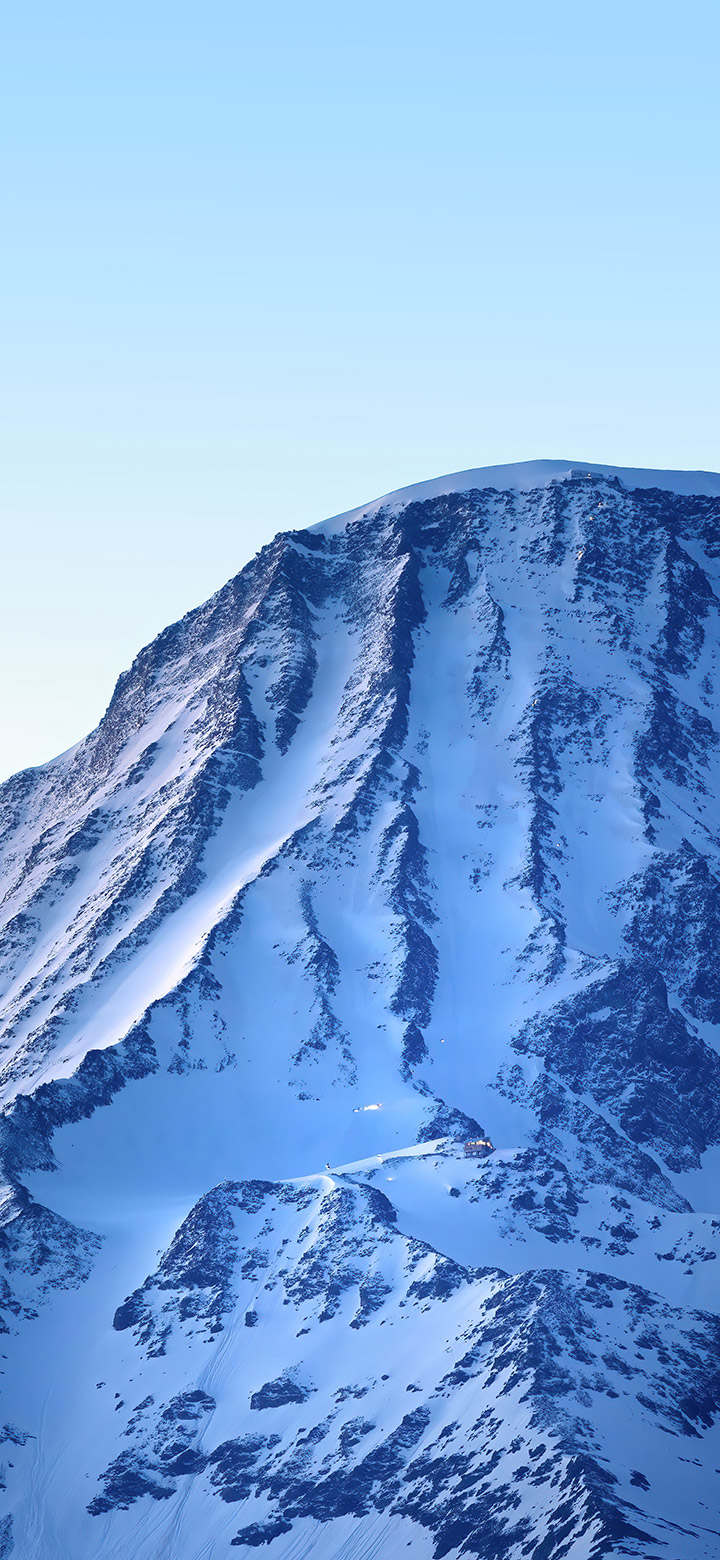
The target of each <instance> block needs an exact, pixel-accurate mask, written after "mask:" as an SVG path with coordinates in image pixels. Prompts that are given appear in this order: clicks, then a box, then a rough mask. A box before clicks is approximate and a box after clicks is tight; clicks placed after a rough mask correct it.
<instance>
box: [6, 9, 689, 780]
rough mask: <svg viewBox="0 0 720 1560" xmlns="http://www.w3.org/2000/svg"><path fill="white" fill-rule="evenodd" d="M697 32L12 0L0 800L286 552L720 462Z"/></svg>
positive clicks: (523, 15)
mask: <svg viewBox="0 0 720 1560" xmlns="http://www.w3.org/2000/svg"><path fill="white" fill-rule="evenodd" d="M719 35H720V13H718V9H717V6H716V5H714V4H713V5H710V4H704V3H700V4H699V3H695V0H690V3H686V4H685V5H683V6H678V5H677V4H676V3H675V0H674V3H673V4H665V3H662V0H659V3H658V0H656V3H654V4H652V5H651V4H646V3H644V0H635V3H633V0H624V3H623V4H622V5H620V4H618V3H616V0H609V3H604V4H603V5H602V6H601V5H600V4H597V3H589V4H586V5H579V4H578V3H577V0H573V3H572V4H563V3H556V0H548V3H547V4H545V5H538V4H537V0H535V3H533V4H530V3H525V0H522V3H513V0H506V3H505V4H503V5H502V6H500V5H497V4H496V5H494V6H492V7H491V6H489V5H487V4H484V3H482V0H475V3H472V4H470V3H465V0H444V3H443V4H440V3H439V0H438V3H433V4H428V3H423V0H413V3H412V4H409V3H405V0H384V3H383V4H378V3H375V0H364V3H363V4H362V5H360V4H355V3H354V0H348V3H346V4H345V5H343V6H338V5H337V3H333V4H332V5H331V4H326V3H318V0H308V3H306V4H304V5H303V4H298V3H297V0H295V3H293V4H290V3H286V0H277V3H274V4H273V3H265V4H264V5H263V6H258V5H257V4H255V3H249V0H248V3H247V4H242V3H239V0H232V3H230V0H204V3H203V4H202V5H200V4H198V3H197V0H196V3H194V4H190V3H188V0H173V3H172V4H170V3H169V0H150V3H148V0H143V3H138V0H122V3H120V0H106V3H104V4H102V5H98V4H97V0H92V3H87V0H83V3H80V0H23V4H22V5H20V4H14V5H11V6H10V7H7V8H6V9H5V13H4V18H3V20H2V23H1V24H0V125H1V127H2V129H1V135H2V146H3V206H4V217H5V221H4V224H3V226H4V243H3V251H4V253H3V259H2V271H3V288H2V308H3V315H4V318H3V327H2V339H3V351H2V367H1V369H0V376H1V383H0V399H1V402H2V406H1V410H2V417H1V418H0V443H1V445H2V448H1V449H0V502H1V503H2V514H3V517H4V518H3V532H4V538H3V556H4V558H5V610H4V612H3V614H2V615H0V616H1V618H2V621H1V623H0V634H1V635H2V641H3V643H2V656H3V665H4V668H5V676H4V678H3V679H2V683H3V687H2V693H1V695H0V697H1V699H2V708H1V709H0V738H1V741H0V773H9V772H11V771H12V770H14V769H16V768H18V767H20V766H22V765H25V764H29V763H38V762H40V761H42V760H43V759H45V758H49V757H51V756H52V755H53V754H54V753H56V752H58V751H60V750H61V749H63V748H65V747H67V746H68V745H69V744H70V743H72V742H73V741H75V740H77V739H78V738H79V737H80V736H82V735H83V734H84V733H85V732H86V731H87V730H88V729H90V728H91V727H92V726H93V725H94V724H95V723H96V722H97V720H98V719H99V717H100V715H101V713H102V710H103V708H104V706H105V705H106V703H107V699H108V697H109V694H110V692H111V690H112V686H113V683H114V680H115V678H116V676H117V674H118V673H119V672H120V671H121V670H122V668H123V667H124V666H125V665H127V664H128V662H129V661H130V660H131V659H132V656H133V654H134V653H135V651H136V650H137V649H138V648H139V646H140V645H141V644H142V643H143V642H145V641H146V640H147V639H149V638H151V637H152V636H153V635H154V634H155V633H156V632H157V631H158V630H159V629H160V628H162V627H163V626H164V624H165V623H166V622H168V621H170V620H172V619H173V618H175V617H177V616H178V615H180V614H181V613H182V612H183V611H186V610H187V609H188V608H189V607H191V606H193V605H195V604H196V603H197V602H199V601H200V600H202V599H203V598H204V597H205V596H206V595H208V594H209V593H210V592H211V591H212V590H213V589H214V588H216V587H217V586H218V585H220V584H221V583H222V582H223V581H224V580H225V579H226V578H227V577H228V576H229V575H230V574H232V573H234V572H235V571H236V570H237V569H238V568H239V567H240V566H241V565H242V564H243V563H244V562H245V561H246V560H247V559H248V557H250V556H251V555H252V553H253V552H254V551H255V550H256V549H257V547H258V546H260V545H261V544H262V543H263V542H264V541H266V540H268V539H269V538H270V537H271V536H272V535H273V533H274V532H275V531H276V530H277V529H279V528H281V527H287V526H291V525H296V524H305V523H310V522H313V521H315V520H317V519H320V518H322V517H323V516H324V515H326V514H330V513H334V512H336V511H338V510H342V509H347V508H350V507H352V506H353V505H355V504H356V503H360V502H362V501H363V500H365V499H367V498H371V497H373V496H375V495H377V494H379V493H381V492H383V491H386V490H387V489H391V488H395V487H398V486H400V485H402V484H404V483H406V482H414V481H419V480H421V479H422V478H424V477H430V476H434V475H438V474H439V473H441V472H445V471H453V470H458V469H461V468H464V467H467V466H475V465H483V464H491V463H498V462H502V461H510V460H522V459H530V458H537V457H552V458H555V457H559V458H565V457H568V458H571V459H578V460H593V461H608V462H612V463H615V464H619V465H623V464H627V465H647V466H669V467H691V468H694V467H704V468H709V469H717V468H718V466H720V450H719V449H718V429H719V427H720V416H719V413H720V406H719V401H720V395H719V393H718V362H719V361H720V353H719V352H718V347H719V346H720V342H719V340H718V337H719V335H720V331H719V328H718V310H717V303H716V298H717V291H718V252H719V248H720V246H719V244H718V237H719V235H718V227H719V226H720V218H719V216H718V188H717V182H718V181H717V161H718V131H719V125H718V119H719V117H720V116H719V113H718V94H717V73H718V63H719V61H718V39H719Z"/></svg>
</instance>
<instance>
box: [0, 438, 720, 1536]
mask: <svg viewBox="0 0 720 1560" xmlns="http://www.w3.org/2000/svg"><path fill="white" fill-rule="evenodd" d="M351 520H352V521H353V523H352V524H350V523H349V522H350V521H351ZM719 692H720V477H717V476H714V475H713V474H708V473H662V472H660V473H658V472H637V471H630V470H622V469H619V468H610V467H596V466H592V465H591V466H588V467H585V466H584V465H583V463H582V462H552V461H542V462H529V463H522V464H521V465H519V466H516V467H495V468H492V467H491V468H485V469H484V470H480V471H475V472H465V473H460V474H458V475H457V476H455V477H452V478H441V479H438V481H437V482H434V483H420V484H417V485H415V486H414V487H412V488H407V489H404V490H401V491H400V492H399V493H398V494H391V495H387V496H386V498H385V499H382V500H378V501H377V503H375V504H372V505H367V506H365V507H364V508H361V509H358V510H357V511H353V512H352V514H350V515H347V516H342V517H338V518H337V519H336V520H335V521H332V522H325V523H324V524H323V525H321V526H320V527H315V528H313V529H312V530H310V531H309V532H292V533H287V534H284V535H282V536H280V537H279V538H277V539H276V541H275V542H274V543H273V544H272V545H271V546H270V547H269V548H267V549H265V550H264V551H263V553H262V554H261V555H260V556H259V558H258V559H256V560H254V562H253V563H252V564H251V565H249V566H248V568H247V569H246V570H244V571H243V573H242V574H241V575H240V576H238V577H237V579H235V580H233V581H231V582H229V584H228V586H226V587H225V588H224V590H223V591H221V592H219V593H218V595H217V596H215V597H214V598H213V599H212V600H211V601H210V602H208V603H206V604H205V605H204V606H203V607H201V608H199V609H198V610H197V612H195V613H192V614H189V615H188V617H187V618H185V619H184V620H183V622H182V623H180V624H178V625H175V626H174V627H173V628H171V629H168V630H167V631H166V632H165V634H164V635H161V636H160V638H159V639H158V640H157V641H156V642H155V643H154V644H153V645H151V646H149V647H147V648H146V649H145V650H143V651H142V652H141V653H140V655H139V656H138V658H137V660H136V662H135V663H134V664H133V667H132V668H131V669H130V671H129V673H127V674H126V675H125V677H124V678H122V679H121V680H120V683H119V684H118V688H117V689H116V692H115V695H114V697H113V700H112V702H111V705H110V707H109V710H108V712H107V715H106V717H105V719H104V721H103V722H102V723H101V725H100V727H99V728H98V730H97V732H94V733H92V734H91V736H90V737H88V738H87V740H86V741H85V742H84V743H81V744H79V745H78V746H77V747H76V748H74V749H71V750H70V751H69V752H68V753H67V754H65V755H63V756H62V757H61V758H60V759H58V760H55V761H54V763H53V764H50V765H48V766H47V767H46V768H44V769H40V770H36V771H29V772H26V773H24V774H21V775H19V776H16V777H15V778H14V779H13V780H12V781H10V782H8V783H7V784H6V785H5V786H4V787H2V788H1V789H0V820H1V823H2V827H1V828H0V861H1V862H2V894H3V898H2V903H1V905H0V918H1V920H0V924H1V925H2V946H1V947H0V1014H1V1016H2V1022H3V1029H2V1041H1V1045H2V1049H1V1051H0V1063H1V1064H2V1073H1V1074H0V1081H1V1086H2V1101H3V1112H4V1114H3V1116H2V1131H1V1133H0V1147H1V1149H2V1158H3V1174H4V1178H5V1180H4V1187H3V1190H2V1201H1V1203H0V1210H1V1211H0V1251H1V1254H2V1260H3V1274H4V1277H3V1278H2V1286H3V1287H2V1288H1V1289H0V1314H1V1315H2V1317H3V1318H4V1321H3V1325H4V1327H5V1329H6V1331H5V1333H4V1335H3V1344H2V1347H1V1348H0V1353H2V1355H3V1359H2V1361H0V1365H1V1367H2V1378H1V1380H2V1387H3V1408H2V1411H1V1412H0V1425H2V1426H4V1428H2V1429H1V1430H0V1441H1V1442H2V1446H1V1449H0V1457H1V1458H2V1469H1V1470H0V1472H1V1473H2V1479H1V1480H0V1482H2V1485H3V1493H2V1504H0V1560H3V1557H4V1556H6V1555H10V1554H11V1553H12V1555H13V1557H15V1560H17V1557H21V1560H45V1557H46V1556H47V1557H48V1560H50V1557H51V1560H99V1557H102V1560H160V1557H162V1560H220V1557H230V1556H232V1555H234V1554H238V1555H241V1556H245V1557H246V1560H247V1557H249V1556H253V1555H256V1554H258V1553H260V1554H262V1555H267V1556H268V1560H306V1557H307V1560H397V1557H398V1556H400V1555H404V1554H408V1555H410V1556H411V1557H412V1560H442V1557H443V1556H448V1557H449V1560H460V1556H461V1555H463V1556H466V1555H478V1556H481V1557H482V1556H488V1557H489V1556H491V1555H492V1556H493V1560H495V1557H496V1556H500V1555H502V1556H503V1560H535V1557H537V1560H562V1557H564V1556H570V1557H571V1560H585V1557H587V1560H598V1557H600V1556H605V1555H607V1556H620V1555H635V1556H637V1557H640V1560H660V1557H661V1556H662V1557H664V1560H717V1556H718V1554H719V1553H720V1535H719V1533H718V1527H719V1524H718V1519H717V1516H716V1512H717V1509H718V1480H719V1479H720V1475H719V1474H718V1471H717V1470H718V1468H720V1434H719V1432H718V1413H719V1412H720V1291H719V1289H718V1280H717V1277H716V1272H717V1268H718V1254H719V1250H720V1177H719V1176H718V1155H719V1153H720V973H719V972H718V971H717V970H716V960H715V957H714V949H715V948H716V946H717V937H718V935H720V804H719V803H718V795H719V794H720V787H719V782H720V719H719V718H718V694H719ZM486 1135H487V1136H489V1137H490V1138H491V1140H492V1144H493V1147H492V1149H491V1151H489V1152H487V1153H481V1154H480V1155H479V1156H476V1155H473V1154H470V1155H468V1154H466V1152H465V1149H464V1144H465V1141H466V1140H467V1139H472V1138H476V1137H478V1136H481V1137H484V1136H486Z"/></svg>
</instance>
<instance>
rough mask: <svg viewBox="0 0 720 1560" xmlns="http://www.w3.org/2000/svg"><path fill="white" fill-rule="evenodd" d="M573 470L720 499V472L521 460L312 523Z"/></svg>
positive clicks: (536, 484) (530, 485)
mask: <svg viewBox="0 0 720 1560" xmlns="http://www.w3.org/2000/svg"><path fill="white" fill-rule="evenodd" d="M571 471H581V472H587V473H590V472H594V473H597V474H598V475H601V476H605V477H618V478H619V480H620V481H621V482H622V484H623V486H624V487H626V488H659V489H660V491H661V492H663V493H687V494H691V493H692V494H705V495H707V496H708V497H711V498H718V497H720V473H718V472H717V471H661V470H653V469H652V468H650V467H645V466H605V465H598V464H597V462H595V461H583V460H516V461H510V462H509V463H508V464H507V465H505V466H473V467H471V468H470V470H469V471H454V472H450V473H448V475H447V476H444V477H430V478H429V479H428V480H427V481H426V482H411V483H410V484H409V485H408V486H407V487H402V488H395V489H394V490H393V492H392V493H384V494H383V496H382V498H375V499H373V500H372V502H371V503H369V504H359V505H358V507H357V508H356V509H348V510H346V511H345V512H344V513H343V514H341V515H333V517H332V518H331V519H328V520H322V521H320V523H319V524H318V525H315V526H313V527H312V530H314V531H320V532H323V533H324V534H325V535H327V536H331V535H334V534H335V533H336V532H338V531H342V530H344V529H345V527H346V526H347V525H349V524H350V523H351V522H352V521H353V520H357V519H358V518H359V517H360V516H361V515H363V516H365V515H372V514H377V511H378V510H379V509H386V508H387V509H394V510H396V511H397V510H399V509H402V508H403V507H404V506H405V505H406V504H414V503H424V502H426V501H427V500H428V499H431V498H443V497H444V496H445V495H446V494H447V493H469V492H471V491H472V490H473V489H479V490H480V491H485V490H486V489H488V488H493V489H496V490H497V491H498V492H501V493H504V492H507V491H509V490H513V489H514V490H516V491H517V492H518V493H530V492H532V491H533V490H537V489H538V488H544V487H547V486H548V485H549V484H550V483H551V482H562V481H563V480H564V479H565V478H566V477H568V476H569V475H570V472H571Z"/></svg>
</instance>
